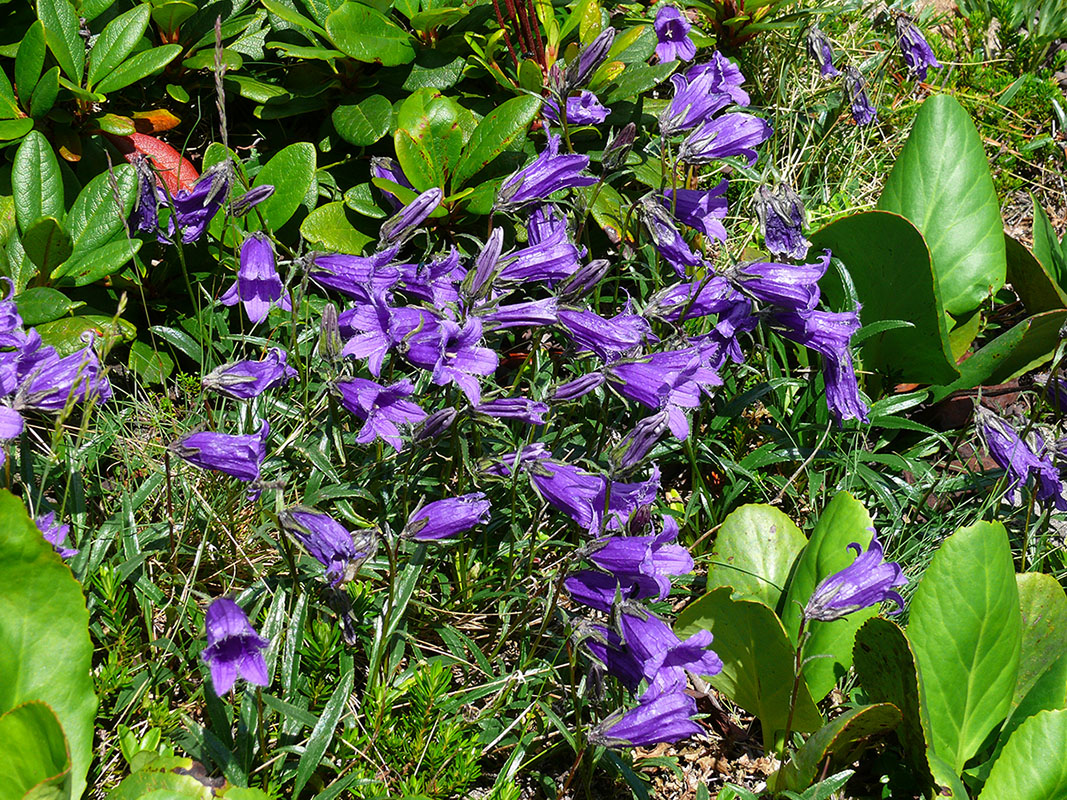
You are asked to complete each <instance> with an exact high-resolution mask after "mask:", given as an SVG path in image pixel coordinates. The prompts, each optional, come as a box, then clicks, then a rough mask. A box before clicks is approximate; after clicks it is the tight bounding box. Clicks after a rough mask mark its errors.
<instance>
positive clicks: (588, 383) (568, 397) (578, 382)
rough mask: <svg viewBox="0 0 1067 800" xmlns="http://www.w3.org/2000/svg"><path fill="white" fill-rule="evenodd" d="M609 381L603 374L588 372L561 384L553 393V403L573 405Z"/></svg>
mask: <svg viewBox="0 0 1067 800" xmlns="http://www.w3.org/2000/svg"><path fill="white" fill-rule="evenodd" d="M606 380H607V376H605V375H604V374H603V373H602V372H587V373H586V374H584V375H580V376H579V377H577V378H575V379H574V380H571V381H567V382H566V383H561V384H560V385H559V386H557V387H556V388H555V389H554V390H553V391H552V397H551V400H552V402H553V403H571V402H574V401H575V400H578V399H580V398H582V397H585V396H586V395H587V394H589V393H590V392H592V391H594V390H595V389H598V388H600V387H601V386H603V385H604V382H605V381H606Z"/></svg>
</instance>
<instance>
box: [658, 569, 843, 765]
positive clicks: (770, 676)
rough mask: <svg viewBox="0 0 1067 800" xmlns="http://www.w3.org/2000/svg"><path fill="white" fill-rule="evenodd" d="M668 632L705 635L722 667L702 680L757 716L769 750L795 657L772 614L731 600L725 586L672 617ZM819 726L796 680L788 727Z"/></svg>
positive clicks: (781, 721) (782, 720)
mask: <svg viewBox="0 0 1067 800" xmlns="http://www.w3.org/2000/svg"><path fill="white" fill-rule="evenodd" d="M674 630H675V633H677V634H678V636H679V638H682V639H686V638H688V637H689V636H692V635H693V634H694V633H697V632H699V631H701V630H709V631H711V633H712V636H713V637H714V640H713V642H712V645H711V649H712V650H714V651H715V652H716V653H717V654H718V656H719V658H721V659H722V663H723V668H722V672H720V673H719V674H718V675H712V676H708V677H707V680H708V681H709V682H710V683H711V685H712V686H714V687H715V688H716V689H718V690H719V691H720V692H722V693H723V694H725V695H726V696H727V697H729V698H730V699H731V700H732V701H733V702H735V703H737V704H738V705H739V706H741V707H742V708H744V709H745V710H746V711H748V712H749V713H750V714H755V715H756V716H757V717H759V719H760V723H761V724H762V726H763V741H764V745H765V747H766V748H767V751H768V752H770V751H771V750H772V749H773V748H774V747H775V744H776V741H775V740H776V738H780V737H781V735H782V733H783V732H784V731H785V726H786V722H787V720H788V718H789V699H790V694H791V692H792V689H793V665H794V660H795V657H796V651H795V649H794V647H793V645H792V644H791V643H790V641H789V637H788V636H786V633H785V629H783V628H782V623H781V622H780V621H779V619H778V617H777V616H776V615H775V613H774V612H773V611H772V610H771V609H770V608H768V607H767V606H765V605H763V603H759V602H756V601H755V600H731V599H730V588H729V587H723V588H721V589H716V590H715V591H713V592H708V593H707V594H706V595H704V596H703V597H701V598H700V599H699V600H696V601H695V602H693V603H692V604H690V605H689V606H688V607H686V609H685V610H684V611H682V613H681V614H679V615H678V621H677V623H675V626H674ZM822 724H823V720H822V716H821V715H820V714H819V709H818V708H816V706H815V703H814V702H813V701H812V699H811V695H810V694H809V693H808V689H807V686H805V685H804V683H803V681H801V683H800V686H799V691H798V693H797V704H796V713H795V714H794V716H793V726H792V729H793V730H794V731H813V730H816V729H818V728H820V727H822Z"/></svg>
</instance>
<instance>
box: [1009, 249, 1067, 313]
mask: <svg viewBox="0 0 1067 800" xmlns="http://www.w3.org/2000/svg"><path fill="white" fill-rule="evenodd" d="M1004 247H1005V255H1006V256H1007V259H1008V282H1009V283H1010V284H1011V288H1012V289H1014V290H1015V293H1016V294H1018V295H1019V299H1020V300H1022V301H1023V305H1024V306H1026V310H1027V311H1029V312H1030V313H1031V314H1040V313H1042V312H1044V311H1055V310H1057V309H1060V308H1067V292H1064V291H1063V289H1062V288H1060V285H1059V284H1058V283H1057V282H1056V279H1055V278H1053V277H1052V275H1051V274H1050V272H1049V271H1048V270H1047V269H1046V268H1045V267H1044V265H1042V263H1041V262H1040V261H1039V260H1038V259H1037V257H1036V256H1035V255H1034V254H1033V253H1031V252H1030V251H1029V250H1027V249H1026V247H1025V246H1024V245H1023V244H1021V243H1020V242H1019V241H1018V240H1016V239H1013V238H1012V237H1011V236H1008V234H1004Z"/></svg>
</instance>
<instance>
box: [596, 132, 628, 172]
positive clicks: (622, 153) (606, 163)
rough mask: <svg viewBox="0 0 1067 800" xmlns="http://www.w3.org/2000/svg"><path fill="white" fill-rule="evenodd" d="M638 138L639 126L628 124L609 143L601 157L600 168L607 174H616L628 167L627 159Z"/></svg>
mask: <svg viewBox="0 0 1067 800" xmlns="http://www.w3.org/2000/svg"><path fill="white" fill-rule="evenodd" d="M636 138H637V126H636V125H634V123H632V122H627V123H626V124H625V125H623V126H622V129H621V130H619V132H618V133H616V134H615V137H614V138H613V139H612V140H611V141H610V142H608V144H607V146H606V147H605V148H604V152H603V154H602V155H601V157H600V166H601V167H602V168H603V169H604V172H605V173H608V172H614V171H615V170H617V169H621V168H622V167H624V166H626V159H627V157H629V155H630V151H631V150H632V149H633V146H634V140H635V139H636Z"/></svg>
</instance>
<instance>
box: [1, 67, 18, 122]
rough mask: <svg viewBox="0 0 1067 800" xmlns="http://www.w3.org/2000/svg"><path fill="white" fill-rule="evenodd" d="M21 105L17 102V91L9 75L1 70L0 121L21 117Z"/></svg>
mask: <svg viewBox="0 0 1067 800" xmlns="http://www.w3.org/2000/svg"><path fill="white" fill-rule="evenodd" d="M19 113H20V112H19V105H18V102H17V101H16V100H15V90H14V89H13V88H11V81H9V80H8V78H7V73H6V72H4V71H3V70H0V119H14V118H15V117H18V116H19Z"/></svg>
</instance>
